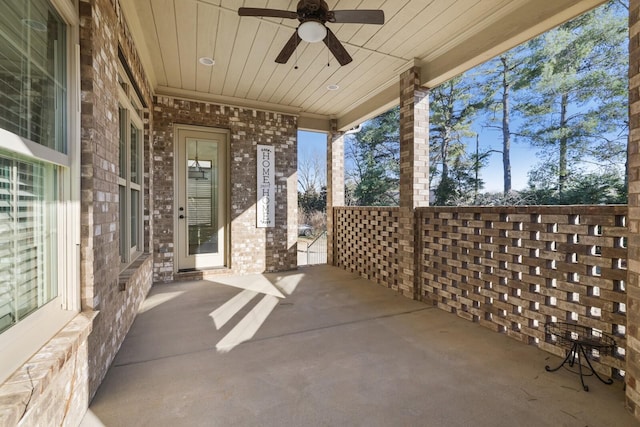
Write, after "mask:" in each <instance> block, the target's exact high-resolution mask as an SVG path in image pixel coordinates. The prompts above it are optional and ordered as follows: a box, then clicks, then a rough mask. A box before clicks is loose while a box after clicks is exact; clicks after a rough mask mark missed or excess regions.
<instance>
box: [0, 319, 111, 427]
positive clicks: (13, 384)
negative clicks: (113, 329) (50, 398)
mask: <svg viewBox="0 0 640 427" xmlns="http://www.w3.org/2000/svg"><path fill="white" fill-rule="evenodd" d="M97 315H98V312H97V311H85V312H82V313H79V314H78V315H77V316H75V317H74V318H73V319H72V320H71V321H70V322H69V323H67V324H66V325H65V326H64V328H62V329H61V330H60V332H58V333H57V334H56V335H54V336H53V337H52V338H51V339H50V340H49V341H48V342H47V343H46V344H45V345H44V346H43V347H41V348H40V350H38V352H37V353H36V354H34V355H33V356H32V357H31V358H30V359H29V360H28V361H27V362H26V363H25V364H23V365H22V366H21V367H20V368H18V370H16V371H15V372H14V373H13V374H12V375H11V376H10V377H9V378H8V379H7V380H6V381H5V382H4V383H3V384H1V385H0V408H1V409H0V425H17V424H18V423H19V421H20V420H21V419H22V418H23V416H24V414H26V412H27V411H28V410H29V409H30V408H31V407H32V406H33V405H36V404H37V403H38V400H39V399H40V398H41V397H43V396H44V394H45V393H46V392H47V391H48V388H49V387H50V386H51V385H52V384H53V383H54V381H55V380H56V377H57V376H58V374H60V372H61V371H62V370H63V369H64V368H65V366H66V365H67V364H68V363H74V361H75V358H76V357H75V354H76V353H77V351H78V348H79V347H80V346H81V345H82V343H83V342H85V341H86V340H87V338H88V336H89V334H90V333H91V330H92V329H93V319H94V318H95V317H96V316H97ZM87 381H88V379H87Z"/></svg>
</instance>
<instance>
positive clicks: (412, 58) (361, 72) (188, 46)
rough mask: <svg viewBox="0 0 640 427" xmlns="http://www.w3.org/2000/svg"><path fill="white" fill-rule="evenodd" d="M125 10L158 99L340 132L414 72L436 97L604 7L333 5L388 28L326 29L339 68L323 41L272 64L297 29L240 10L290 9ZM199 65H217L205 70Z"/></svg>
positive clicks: (189, 5) (520, 2) (575, 2)
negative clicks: (204, 61)
mask: <svg viewBox="0 0 640 427" xmlns="http://www.w3.org/2000/svg"><path fill="white" fill-rule="evenodd" d="M121 3H122V7H123V10H124V11H125V16H126V19H127V21H128V23H129V26H130V27H131V32H132V34H133V37H134V41H135V42H136V45H137V46H138V49H139V51H140V55H141V57H142V61H143V64H144V66H145V70H146V72H147V73H148V74H149V77H150V81H151V82H152V85H153V86H154V91H155V93H156V94H158V95H162V94H165V95H175V96H180V97H183V98H188V99H201V100H209V101H213V102H219V103H223V104H231V105H240V106H249V107H254V108H260V109H266V110H273V111H281V112H286V113H290V114H299V115H301V116H302V117H304V118H305V121H304V123H307V124H308V126H309V127H311V128H326V123H327V120H328V119H330V118H335V119H337V120H338V123H339V127H340V128H342V129H345V128H348V127H351V126H353V125H355V124H357V123H358V122H360V121H362V120H363V119H366V118H369V117H371V116H372V115H374V114H376V113H379V112H381V111H384V109H386V108H389V107H391V106H392V105H393V104H395V103H397V102H398V94H399V91H398V76H399V74H400V73H401V72H402V71H404V70H406V69H407V68H408V67H410V66H412V65H418V66H420V67H421V69H422V83H423V84H424V85H425V86H427V87H433V86H435V85H437V84H440V83H442V82H443V81H445V80H446V79H448V78H451V77H453V76H455V75H457V74H459V73H461V72H463V71H465V70H467V69H469V68H471V67H473V66H475V65H477V64H479V63H481V62H483V61H485V60H487V59H489V58H491V57H493V56H495V55H497V54H499V53H501V52H503V51H505V50H507V49H509V48H511V47H513V46H515V45H517V44H519V43H521V42H524V41H526V40H528V39H529V38H531V37H533V36H535V35H537V34H540V33H542V32H544V31H546V30H548V29H549V28H552V27H553V26H555V25H558V24H560V23H562V22H564V21H566V20H567V19H570V18H572V17H574V16H577V15H578V14H580V13H582V12H584V11H586V10H589V9H590V8H593V7H595V6H597V5H598V4H600V3H602V0H327V3H328V5H329V8H330V9H382V10H384V12H385V16H386V23H385V24H384V25H382V26H378V25H358V24H342V25H340V24H327V25H328V26H329V27H330V28H331V29H332V30H333V32H334V33H335V34H336V36H337V37H338V39H339V40H340V41H342V43H343V44H344V46H345V47H346V49H347V51H349V53H350V54H351V56H352V57H353V62H351V63H350V64H348V65H346V66H343V67H341V66H339V65H338V64H337V62H336V61H335V60H334V59H333V57H330V56H329V52H328V50H327V48H326V47H325V46H324V44H323V43H316V44H308V43H305V42H301V43H300V45H299V46H298V49H297V51H296V53H294V55H293V56H292V58H291V59H290V60H289V62H288V63H287V64H284V65H282V64H276V63H275V62H274V59H275V58H276V56H277V55H278V53H279V52H280V50H281V49H282V47H283V46H284V44H285V43H286V42H287V40H288V39H289V37H291V35H292V34H293V32H294V30H295V28H296V26H297V24H298V21H297V20H287V19H273V18H255V17H243V18H240V17H239V16H238V14H237V9H238V7H241V6H244V7H267V8H273V9H286V10H295V9H296V4H297V1H295V0H245V1H238V0H121ZM203 56H204V57H212V58H214V59H215V61H216V64H215V66H213V67H206V66H203V65H201V64H199V62H198V58H200V57H203ZM296 64H297V66H298V68H297V69H296V68H295V65H296ZM327 64H329V65H327ZM331 84H335V85H338V86H339V87H340V88H339V89H338V90H337V91H329V90H327V86H328V85H331ZM323 130H326V129H323Z"/></svg>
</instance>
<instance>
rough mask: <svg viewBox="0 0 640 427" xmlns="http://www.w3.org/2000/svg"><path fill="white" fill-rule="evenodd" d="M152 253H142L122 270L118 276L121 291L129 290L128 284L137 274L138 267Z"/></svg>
mask: <svg viewBox="0 0 640 427" xmlns="http://www.w3.org/2000/svg"><path fill="white" fill-rule="evenodd" d="M150 256H151V254H149V253H147V252H144V253H141V254H140V255H139V256H138V257H137V258H136V259H135V260H134V261H133V262H131V263H130V264H128V265H127V266H126V267H125V268H124V269H123V270H121V271H120V275H119V276H118V287H119V289H120V292H124V291H126V290H127V284H128V283H129V281H130V280H131V278H132V277H133V276H134V275H135V274H136V272H137V271H138V269H139V268H140V267H141V266H142V264H144V262H145V261H146V260H148V259H149V257H150Z"/></svg>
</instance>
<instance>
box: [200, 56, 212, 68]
mask: <svg viewBox="0 0 640 427" xmlns="http://www.w3.org/2000/svg"><path fill="white" fill-rule="evenodd" d="M198 61H200V63H201V64H202V65H206V66H207V67H211V66H212V65H213V64H215V63H216V61H214V60H213V58H209V57H208V56H203V57H202V58H200V59H199V60H198Z"/></svg>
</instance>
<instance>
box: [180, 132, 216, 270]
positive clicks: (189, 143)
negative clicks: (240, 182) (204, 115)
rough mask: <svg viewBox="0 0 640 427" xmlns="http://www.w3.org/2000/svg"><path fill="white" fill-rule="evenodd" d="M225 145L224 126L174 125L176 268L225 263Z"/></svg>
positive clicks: (202, 266)
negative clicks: (217, 127) (207, 127)
mask: <svg viewBox="0 0 640 427" xmlns="http://www.w3.org/2000/svg"><path fill="white" fill-rule="evenodd" d="M227 144H228V135H227V133H226V132H224V131H215V130H212V129H206V128H196V127H188V126H184V127H180V126H179V127H176V151H177V152H176V164H177V167H176V188H175V190H176V191H175V195H176V197H175V202H176V207H175V209H176V210H175V212H176V228H175V230H176V245H175V247H176V250H177V253H176V255H177V257H176V261H177V270H178V271H180V270H193V269H204V268H212V267H222V266H224V265H226V247H227V233H226V230H227V202H226V201H227Z"/></svg>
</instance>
